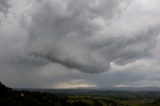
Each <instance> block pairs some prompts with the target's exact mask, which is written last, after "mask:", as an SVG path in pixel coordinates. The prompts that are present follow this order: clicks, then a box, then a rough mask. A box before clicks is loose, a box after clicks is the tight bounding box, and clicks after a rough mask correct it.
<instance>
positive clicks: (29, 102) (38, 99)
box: [0, 83, 70, 106]
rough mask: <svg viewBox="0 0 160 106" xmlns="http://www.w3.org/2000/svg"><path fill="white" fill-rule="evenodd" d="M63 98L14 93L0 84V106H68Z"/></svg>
mask: <svg viewBox="0 0 160 106" xmlns="http://www.w3.org/2000/svg"><path fill="white" fill-rule="evenodd" d="M69 105H70V104H68V103H67V102H66V101H65V98H62V97H58V96H55V95H52V94H47V93H38V92H28V91H16V90H12V89H10V88H7V87H6V86H5V85H3V84H2V83H0V106H69Z"/></svg>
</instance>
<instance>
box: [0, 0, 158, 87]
mask: <svg viewBox="0 0 160 106" xmlns="http://www.w3.org/2000/svg"><path fill="white" fill-rule="evenodd" d="M159 10H160V1H159V0H0V81H2V82H3V83H5V85H7V86H9V87H13V88H79V87H82V88H83V87H84V88H88V87H91V88H92V87H95V88H107V87H146V86H157V87H160V60H159V59H160V12H159Z"/></svg>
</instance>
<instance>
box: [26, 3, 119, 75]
mask: <svg viewBox="0 0 160 106" xmlns="http://www.w3.org/2000/svg"><path fill="white" fill-rule="evenodd" d="M77 2H78V3H77ZM121 2H122V1H121V0H116V1H110V0H109V1H104V0H99V1H98V2H97V3H95V2H93V1H90V0H87V1H86V0H85V1H76V2H75V1H74V0H69V1H56V0H55V1H42V2H38V3H39V5H38V7H37V11H36V13H35V14H34V16H33V22H32V23H33V25H31V28H30V29H31V30H29V32H30V39H31V49H30V50H29V52H30V53H31V54H33V55H37V56H40V57H44V58H47V59H48V60H51V61H52V62H56V63H60V64H63V65H64V66H66V67H69V68H77V69H79V70H80V71H83V72H88V73H95V72H103V71H107V70H109V67H110V62H111V60H109V61H108V60H107V59H104V58H103V57H101V55H99V54H97V52H96V50H95V49H92V48H91V46H92V45H91V44H89V43H88V41H86V40H85V39H86V38H87V37H92V36H93V35H94V34H95V33H97V31H99V30H98V26H97V25H96V24H94V23H93V20H94V19H96V18H101V17H103V18H104V19H105V20H106V21H108V20H109V18H108V17H114V16H115V15H116V14H117V13H116V12H114V11H116V10H117V9H121V8H122V7H121V6H119V5H120V3H121ZM103 5H104V6H103ZM108 9H109V10H108ZM104 10H106V11H104ZM100 12H101V13H100ZM105 12H106V13H105ZM109 12H110V13H109ZM98 13H99V14H98Z"/></svg>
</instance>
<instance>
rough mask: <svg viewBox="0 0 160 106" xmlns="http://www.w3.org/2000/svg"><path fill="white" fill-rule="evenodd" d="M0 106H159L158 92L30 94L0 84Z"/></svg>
mask: <svg viewBox="0 0 160 106" xmlns="http://www.w3.org/2000/svg"><path fill="white" fill-rule="evenodd" d="M45 92H46V93H45ZM0 106H160V92H127V91H99V90H88V91H87V90H83V91H82V89H81V90H76V91H75V90H70V91H67V92H65V91H64V90H59V91H57V90H46V91H45V90H43V91H42V90H38V91H34V92H33V91H32V92H31V91H24V90H19V91H17V90H13V89H10V88H7V87H6V86H4V85H2V84H1V83H0Z"/></svg>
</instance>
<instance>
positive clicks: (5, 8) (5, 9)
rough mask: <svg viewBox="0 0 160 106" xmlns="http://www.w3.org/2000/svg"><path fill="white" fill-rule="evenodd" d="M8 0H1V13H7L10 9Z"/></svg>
mask: <svg viewBox="0 0 160 106" xmlns="http://www.w3.org/2000/svg"><path fill="white" fill-rule="evenodd" d="M9 7H10V6H9V4H8V0H1V1H0V11H1V12H3V13H7V12H8V9H9Z"/></svg>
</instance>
